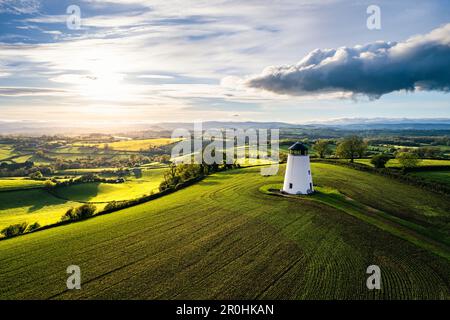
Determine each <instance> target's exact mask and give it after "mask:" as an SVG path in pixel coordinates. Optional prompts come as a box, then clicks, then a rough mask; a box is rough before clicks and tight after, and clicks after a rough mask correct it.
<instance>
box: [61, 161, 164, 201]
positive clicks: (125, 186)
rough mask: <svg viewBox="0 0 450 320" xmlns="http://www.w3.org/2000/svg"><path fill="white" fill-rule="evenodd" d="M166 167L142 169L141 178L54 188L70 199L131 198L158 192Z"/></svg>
mask: <svg viewBox="0 0 450 320" xmlns="http://www.w3.org/2000/svg"><path fill="white" fill-rule="evenodd" d="M165 170H166V169H150V170H143V171H142V177H141V178H127V180H126V182H125V183H119V184H111V183H84V184H78V185H72V186H68V187H62V188H58V189H56V190H55V194H56V195H58V196H59V197H61V198H63V199H67V200H72V201H85V202H110V201H123V200H131V199H137V198H140V197H143V196H145V195H149V194H150V193H151V192H154V193H156V192H158V191H159V185H160V184H161V181H162V180H163V174H164V171H165Z"/></svg>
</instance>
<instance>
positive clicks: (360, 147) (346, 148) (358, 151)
mask: <svg viewBox="0 0 450 320" xmlns="http://www.w3.org/2000/svg"><path fill="white" fill-rule="evenodd" d="M366 149H367V144H366V143H365V142H364V140H363V139H362V138H361V137H358V136H350V137H346V138H344V140H342V142H341V143H339V144H338V146H337V148H336V155H337V156H338V157H339V158H344V159H350V162H353V160H354V159H355V158H356V157H360V158H361V157H362V156H363V155H364V152H365V151H366Z"/></svg>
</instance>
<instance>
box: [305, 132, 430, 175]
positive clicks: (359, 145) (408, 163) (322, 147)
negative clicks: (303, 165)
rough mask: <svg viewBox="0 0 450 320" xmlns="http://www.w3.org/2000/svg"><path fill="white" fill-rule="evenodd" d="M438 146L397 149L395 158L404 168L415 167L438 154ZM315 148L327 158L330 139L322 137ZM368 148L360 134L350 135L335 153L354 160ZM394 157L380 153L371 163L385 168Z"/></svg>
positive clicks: (340, 156)
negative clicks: (423, 158)
mask: <svg viewBox="0 0 450 320" xmlns="http://www.w3.org/2000/svg"><path fill="white" fill-rule="evenodd" d="M435 149H436V148H428V147H424V148H417V149H413V150H409V149H400V150H398V151H396V152H395V153H394V154H395V159H397V160H398V162H399V164H400V166H401V167H402V168H414V167H416V166H417V165H418V163H419V161H420V158H422V157H432V156H435V155H436V152H435ZM314 150H315V151H316V152H317V154H318V156H319V157H320V158H325V157H326V156H327V155H329V154H331V143H330V141H328V140H324V139H320V140H318V141H316V143H315V144H314ZM366 150H367V143H366V142H365V141H364V140H363V139H362V138H361V137H359V136H349V137H346V138H344V139H343V140H342V141H341V142H340V143H338V145H337V147H336V152H335V155H336V157H338V158H343V159H350V162H354V159H356V158H362V157H363V156H364V154H365V152H366ZM392 158H393V157H392V156H390V155H388V154H384V153H380V154H377V155H374V156H373V157H372V158H371V163H372V164H373V165H374V167H376V168H384V167H385V166H386V164H387V162H388V161H389V160H390V159H392Z"/></svg>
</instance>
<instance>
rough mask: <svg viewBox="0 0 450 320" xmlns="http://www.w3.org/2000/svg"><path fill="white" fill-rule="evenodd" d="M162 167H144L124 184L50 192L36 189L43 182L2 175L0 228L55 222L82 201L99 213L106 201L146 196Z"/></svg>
mask: <svg viewBox="0 0 450 320" xmlns="http://www.w3.org/2000/svg"><path fill="white" fill-rule="evenodd" d="M164 170H165V169H164V168H157V169H144V170H142V177H139V178H136V177H127V179H126V180H125V183H117V184H112V183H83V184H75V185H71V186H67V187H59V188H56V189H55V190H52V192H51V193H50V192H48V191H47V190H44V189H37V190H36V189H35V188H40V187H42V186H43V183H44V182H43V181H38V180H31V179H26V178H22V179H21V178H2V179H0V230H1V229H3V228H5V227H7V226H9V225H11V224H16V223H22V222H27V223H28V224H31V223H34V222H38V223H39V224H40V225H41V226H45V225H49V224H53V223H56V222H58V221H59V220H60V219H61V217H62V215H63V214H64V213H65V212H66V211H67V210H68V209H70V208H72V207H78V206H81V205H82V204H83V203H85V202H92V203H95V205H96V207H97V212H98V211H101V210H102V209H103V208H104V207H105V206H106V204H107V203H108V202H111V201H124V200H132V199H136V198H140V197H142V196H145V195H149V194H151V193H152V192H157V191H158V187H159V184H160V183H161V181H162V179H163V173H164ZM81 172H83V173H87V172H93V171H92V169H90V170H86V171H83V170H81ZM81 172H79V173H81ZM94 172H95V170H94ZM71 173H73V172H71ZM66 174H68V173H66ZM31 189H32V190H31ZM5 191H7V192H5Z"/></svg>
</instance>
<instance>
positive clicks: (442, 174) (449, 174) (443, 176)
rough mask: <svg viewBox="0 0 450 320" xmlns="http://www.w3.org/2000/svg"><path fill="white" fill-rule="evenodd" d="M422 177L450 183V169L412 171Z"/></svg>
mask: <svg viewBox="0 0 450 320" xmlns="http://www.w3.org/2000/svg"><path fill="white" fill-rule="evenodd" d="M410 174H412V175H414V176H418V177H420V178H425V179H426V180H430V181H433V182H438V183H442V184H447V185H450V170H443V171H422V172H420V171H419V172H414V173H410Z"/></svg>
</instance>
